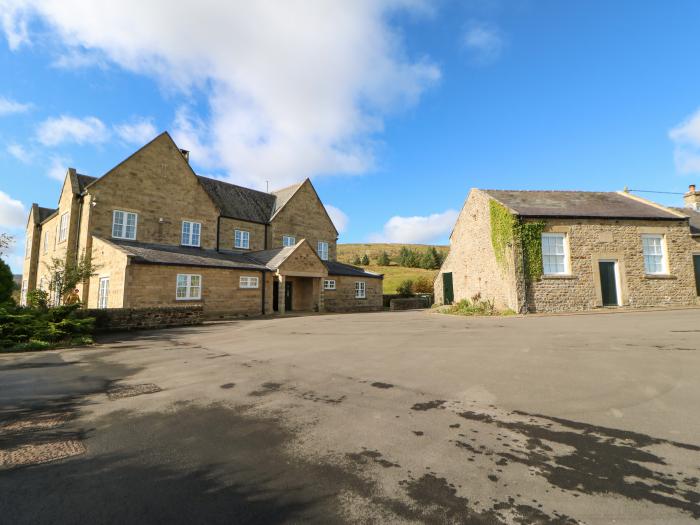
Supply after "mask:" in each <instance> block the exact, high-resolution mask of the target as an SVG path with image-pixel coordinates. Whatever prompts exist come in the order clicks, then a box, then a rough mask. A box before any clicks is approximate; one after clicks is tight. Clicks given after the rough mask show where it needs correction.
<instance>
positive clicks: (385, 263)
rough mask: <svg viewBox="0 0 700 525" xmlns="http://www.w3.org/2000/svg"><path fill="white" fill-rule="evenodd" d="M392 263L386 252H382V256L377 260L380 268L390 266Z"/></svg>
mask: <svg viewBox="0 0 700 525" xmlns="http://www.w3.org/2000/svg"><path fill="white" fill-rule="evenodd" d="M390 262H391V261H390V260H389V254H388V253H386V252H382V254H381V255H380V256H379V258H378V259H377V264H378V265H379V266H389V263H390Z"/></svg>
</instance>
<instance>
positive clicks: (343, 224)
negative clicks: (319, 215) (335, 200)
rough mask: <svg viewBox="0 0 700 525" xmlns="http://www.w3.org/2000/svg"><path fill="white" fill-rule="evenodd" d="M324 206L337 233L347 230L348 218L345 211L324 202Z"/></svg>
mask: <svg viewBox="0 0 700 525" xmlns="http://www.w3.org/2000/svg"><path fill="white" fill-rule="evenodd" d="M324 206H325V207H326V211H327V212H328V216H329V217H330V218H331V220H332V221H333V224H334V225H335V229H336V230H338V233H343V232H344V231H345V230H347V228H348V223H349V222H350V218H349V217H348V216H347V215H346V214H345V212H344V211H343V210H341V209H340V208H336V207H335V206H331V205H330V204H325V205H324Z"/></svg>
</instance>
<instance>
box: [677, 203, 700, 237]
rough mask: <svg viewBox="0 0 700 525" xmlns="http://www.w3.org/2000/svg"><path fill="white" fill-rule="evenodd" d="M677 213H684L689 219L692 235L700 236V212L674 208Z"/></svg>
mask: <svg viewBox="0 0 700 525" xmlns="http://www.w3.org/2000/svg"><path fill="white" fill-rule="evenodd" d="M673 209H674V210H676V211H677V212H680V213H682V214H683V215H685V216H686V217H688V219H689V221H688V222H689V223H690V235H700V211H697V210H694V209H692V208H673Z"/></svg>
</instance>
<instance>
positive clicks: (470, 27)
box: [463, 21, 505, 65]
mask: <svg viewBox="0 0 700 525" xmlns="http://www.w3.org/2000/svg"><path fill="white" fill-rule="evenodd" d="M463 44H464V47H465V48H466V49H467V51H468V52H469V54H470V56H471V58H472V60H474V62H476V63H478V64H482V65H485V64H490V63H492V62H495V61H496V60H498V58H499V57H500V56H501V53H502V52H503V48H504V47H505V39H504V37H503V33H502V32H501V30H500V29H498V27H496V26H494V25H492V24H488V23H485V22H479V21H471V22H469V23H468V24H467V28H466V30H465V32H464V37H463Z"/></svg>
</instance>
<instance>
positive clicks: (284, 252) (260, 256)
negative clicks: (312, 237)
mask: <svg viewBox="0 0 700 525" xmlns="http://www.w3.org/2000/svg"><path fill="white" fill-rule="evenodd" d="M299 242H301V241H299ZM297 244H299V243H297ZM297 244H295V245H294V246H285V247H283V248H275V249H273V250H261V251H259V252H252V253H249V254H248V256H249V257H250V258H251V259H254V260H255V261H257V262H259V263H260V264H264V265H265V266H267V267H268V268H270V269H271V270H276V269H277V268H279V266H280V265H281V264H282V263H283V262H284V261H285V260H286V259H287V257H289V256H290V255H291V254H292V252H293V251H294V250H295V249H296V247H297Z"/></svg>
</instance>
